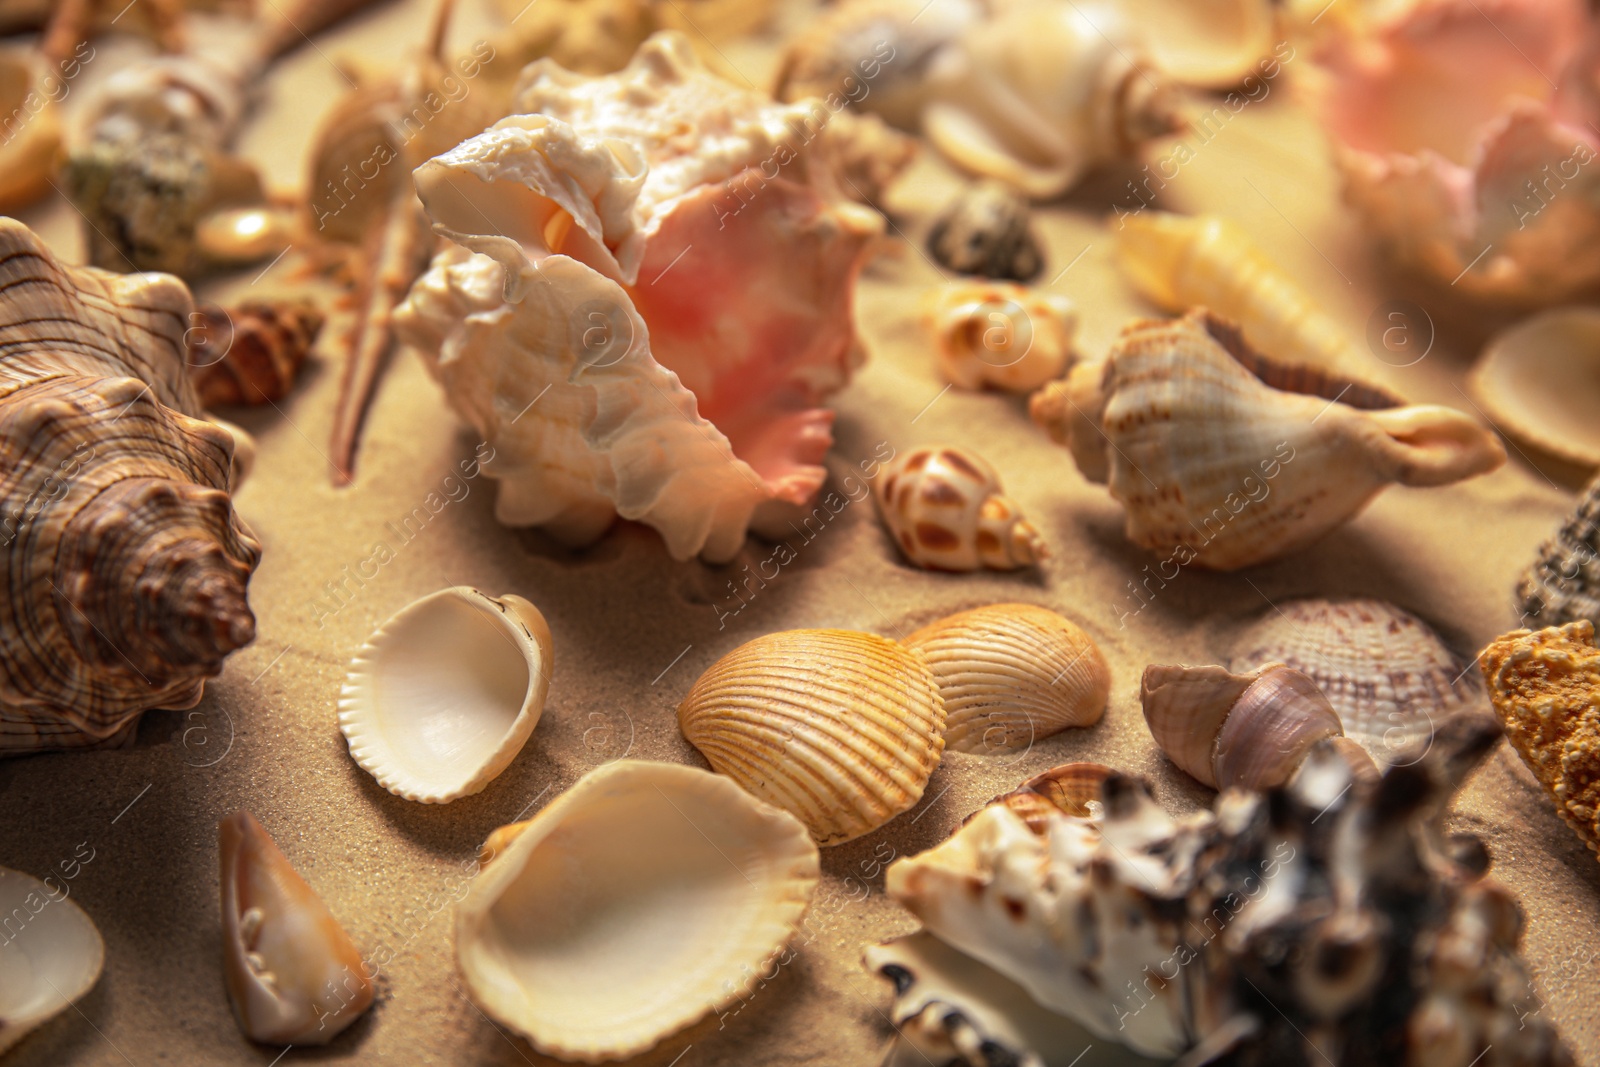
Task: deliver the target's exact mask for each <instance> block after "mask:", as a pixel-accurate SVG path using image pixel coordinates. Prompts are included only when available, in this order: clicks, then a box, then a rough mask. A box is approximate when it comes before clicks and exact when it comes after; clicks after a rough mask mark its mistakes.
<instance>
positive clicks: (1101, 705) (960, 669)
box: [904, 604, 1111, 753]
mask: <svg viewBox="0 0 1600 1067" xmlns="http://www.w3.org/2000/svg"><path fill="white" fill-rule="evenodd" d="M904 643H905V645H906V647H907V648H913V649H916V650H917V651H919V652H921V653H922V654H923V655H924V656H925V657H926V658H927V661H928V669H929V670H931V671H932V672H933V676H934V678H935V679H936V680H937V681H938V683H939V695H940V696H941V697H942V698H943V700H944V707H945V715H946V718H945V728H944V744H945V747H946V748H948V749H950V750H952V751H955V752H983V753H992V752H1012V751H1016V750H1018V749H1026V748H1029V747H1031V746H1032V745H1033V743H1034V741H1036V740H1039V739H1040V738H1044V737H1049V736H1050V735H1051V734H1054V733H1059V732H1060V731H1062V730H1066V729H1069V728H1071V727H1074V726H1092V725H1094V724H1095V723H1097V722H1099V721H1100V716H1102V715H1104V714H1105V710H1106V699H1107V698H1108V697H1109V696H1110V695H1111V668H1110V667H1108V666H1107V665H1106V660H1105V656H1104V655H1102V654H1101V652H1100V648H1099V646H1097V645H1096V644H1095V643H1094V639H1093V638H1091V637H1090V636H1089V635H1088V634H1086V633H1084V632H1083V629H1082V628H1081V627H1079V626H1078V625H1077V624H1076V623H1074V622H1073V621H1072V620H1070V619H1067V618H1064V617H1063V616H1061V615H1058V614H1056V613H1055V612H1053V611H1051V610H1050V609H1049V608H1041V607H1038V606H1037V605H1034V604H991V605H989V606H987V607H981V608H973V609H971V610H969V611H962V612H957V613H956V614H954V615H950V616H947V617H945V618H943V619H940V620H938V621H937V622H933V623H929V624H928V625H927V626H924V627H922V629H920V630H917V631H916V632H915V633H913V634H911V636H909V637H907V638H906V639H905V641H904Z"/></svg>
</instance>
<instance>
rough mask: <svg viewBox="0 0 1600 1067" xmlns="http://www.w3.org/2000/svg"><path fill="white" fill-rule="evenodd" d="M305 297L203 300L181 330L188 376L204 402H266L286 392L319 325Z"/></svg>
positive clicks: (210, 404)
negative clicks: (222, 302) (228, 304)
mask: <svg viewBox="0 0 1600 1067" xmlns="http://www.w3.org/2000/svg"><path fill="white" fill-rule="evenodd" d="M322 322H323V314H322V312H321V311H320V310H318V309H317V308H316V307H314V306H313V305H311V304H309V303H306V302H304V301H297V300H280V301H246V302H244V303H241V304H236V305H233V306H231V307H226V308H224V307H218V306H217V305H215V304H202V305H201V306H200V307H199V308H198V309H196V311H195V313H194V317H193V321H192V324H191V325H190V327H189V330H188V332H187V333H186V334H185V340H186V341H187V342H188V345H189V366H190V368H191V373H190V375H189V377H190V380H191V381H193V382H194V387H195V391H196V392H197V393H199V394H200V402H201V403H203V404H205V405H206V406H207V407H214V406H216V405H218V404H223V405H232V404H269V403H273V402H275V401H278V400H282V399H283V398H284V397H286V396H288V395H289V390H290V389H291V388H292V387H293V386H294V380H295V377H296V375H298V374H299V372H300V366H301V364H303V363H304V362H305V359H306V355H307V354H308V353H309V352H310V351H311V346H312V345H313V344H315V343H316V340H317V333H318V332H319V331H320V330H321V329H322Z"/></svg>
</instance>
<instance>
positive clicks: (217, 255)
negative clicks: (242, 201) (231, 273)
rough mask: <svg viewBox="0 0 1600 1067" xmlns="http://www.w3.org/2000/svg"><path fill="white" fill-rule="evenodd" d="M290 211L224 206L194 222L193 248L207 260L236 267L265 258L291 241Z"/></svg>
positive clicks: (219, 264)
mask: <svg viewBox="0 0 1600 1067" xmlns="http://www.w3.org/2000/svg"><path fill="white" fill-rule="evenodd" d="M294 226H295V223H294V214H293V213H292V212H290V211H289V210H287V209H285V208H273V207H261V206H254V207H236V208H225V209H223V210H221V211H215V212H212V213H211V214H209V215H205V216H203V217H202V218H201V219H200V220H199V222H197V223H196V224H195V230H194V242H195V251H196V252H197V253H198V254H199V255H200V258H202V259H204V260H205V261H206V262H207V263H214V264H217V265H218V266H223V267H238V266H243V265H245V264H247V263H254V262H256V261H257V260H262V259H267V258H268V257H271V256H276V255H278V254H279V253H281V252H284V251H287V250H288V249H289V248H291V247H292V246H293V245H294V242H295V240H296V237H297V234H296V233H295V228H294Z"/></svg>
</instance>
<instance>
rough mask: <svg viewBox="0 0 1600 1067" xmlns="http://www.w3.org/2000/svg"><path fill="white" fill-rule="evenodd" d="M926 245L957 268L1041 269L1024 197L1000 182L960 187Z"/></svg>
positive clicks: (1012, 274) (1026, 275)
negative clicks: (958, 193) (961, 189)
mask: <svg viewBox="0 0 1600 1067" xmlns="http://www.w3.org/2000/svg"><path fill="white" fill-rule="evenodd" d="M928 251H929V252H930V253H931V254H932V255H933V258H934V259H936V260H938V261H939V264H940V266H943V267H947V268H949V269H950V270H953V271H955V272H956V273H957V274H976V275H978V276H980V277H983V278H1001V279H1010V280H1011V281H1017V282H1031V281H1033V279H1034V278H1037V277H1038V276H1039V272H1040V271H1042V270H1044V249H1043V248H1041V247H1040V245H1039V239H1038V238H1037V237H1036V236H1034V233H1033V221H1032V212H1031V211H1030V210H1029V208H1028V200H1027V198H1026V197H1024V196H1022V195H1020V194H1018V193H1017V192H1016V191H1015V190H1013V189H1012V188H1011V187H1010V186H1008V185H1006V184H1005V183H1003V182H996V181H982V182H976V183H974V184H973V185H970V186H968V187H967V188H966V189H965V190H963V191H962V193H961V195H960V196H958V197H956V198H955V200H954V201H952V202H951V204H950V206H949V207H947V208H945V210H944V214H942V215H940V216H939V217H938V218H937V219H936V220H934V223H933V228H932V229H931V230H929V231H928ZM1058 373H1059V372H1058Z"/></svg>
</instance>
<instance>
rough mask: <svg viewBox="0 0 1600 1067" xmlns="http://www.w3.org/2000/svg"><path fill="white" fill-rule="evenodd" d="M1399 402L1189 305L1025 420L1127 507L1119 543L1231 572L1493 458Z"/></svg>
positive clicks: (1447, 423)
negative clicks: (1294, 363)
mask: <svg viewBox="0 0 1600 1067" xmlns="http://www.w3.org/2000/svg"><path fill="white" fill-rule="evenodd" d="M1402 403H1403V402H1402V401H1401V400H1400V399H1399V398H1398V397H1396V396H1394V395H1393V394H1390V393H1388V392H1386V391H1385V390H1382V389H1380V388H1377V387H1374V386H1364V385H1362V384H1361V383H1358V382H1355V381H1351V380H1346V379H1341V378H1338V377H1335V376H1333V375H1328V374H1325V373H1322V372H1320V371H1318V370H1317V369H1316V368H1314V367H1288V366H1282V365H1279V364H1277V363H1275V362H1273V361H1271V360H1268V359H1266V358H1265V357H1263V356H1261V355H1259V354H1258V353H1256V352H1254V351H1253V350H1252V349H1251V348H1250V347H1249V345H1247V344H1246V343H1245V342H1244V340H1243V338H1241V337H1240V336H1239V334H1238V331H1237V330H1235V329H1233V328H1232V327H1231V326H1230V325H1228V324H1226V323H1224V322H1221V321H1219V320H1217V319H1215V318H1214V317H1212V316H1211V315H1210V314H1209V313H1208V312H1207V311H1206V310H1205V309H1204V308H1196V309H1194V310H1193V311H1191V312H1190V313H1189V314H1187V315H1185V316H1184V317H1183V318H1182V319H1179V320H1176V321H1172V322H1161V321H1153V320H1145V321H1137V322H1133V323H1131V324H1129V325H1128V326H1126V327H1124V329H1123V331H1122V335H1121V336H1120V337H1119V338H1118V339H1117V341H1116V343H1115V344H1114V345H1113V346H1112V348H1111V352H1110V353H1109V354H1108V355H1107V357H1106V358H1105V359H1104V360H1103V361H1100V362H1084V363H1079V364H1077V365H1076V366H1074V367H1073V369H1072V370H1071V372H1069V374H1068V376H1067V378H1065V379H1064V380H1062V381H1060V382H1056V383H1053V384H1051V385H1048V386H1046V387H1045V388H1044V389H1041V390H1040V391H1039V392H1037V393H1035V394H1034V396H1033V399H1032V401H1031V402H1030V404H1029V410H1030V412H1031V414H1032V415H1033V421H1034V422H1036V423H1038V424H1039V425H1040V426H1042V427H1044V428H1045V429H1046V430H1047V431H1048V432H1049V433H1050V436H1051V437H1052V438H1053V439H1054V440H1056V441H1057V442H1058V443H1060V444H1064V445H1066V446H1067V447H1068V448H1070V449H1071V451H1072V455H1073V458H1074V459H1075V460H1076V461H1077V464H1078V469H1079V470H1080V471H1081V472H1082V473H1083V475H1084V477H1086V478H1088V479H1089V480H1090V481H1094V482H1102V483H1105V484H1106V485H1107V487H1108V488H1109V489H1110V490H1111V495H1112V496H1113V497H1114V498H1116V500H1117V501H1118V502H1119V503H1121V504H1122V505H1123V507H1124V508H1125V509H1126V510H1127V525H1126V528H1125V532H1126V533H1127V536H1128V539H1129V540H1131V541H1133V542H1134V543H1135V544H1137V545H1140V546H1142V547H1144V548H1148V549H1150V550H1152V551H1155V552H1160V553H1163V554H1169V555H1170V558H1171V560H1172V561H1173V562H1174V563H1176V564H1177V565H1178V566H1185V565H1187V564H1189V563H1198V564H1199V565H1200V566H1203V567H1209V568H1212V569H1215V570H1237V569H1239V568H1241V567H1249V566H1252V565H1254V564H1257V563H1265V562H1267V561H1269V560H1274V559H1278V558H1281V557H1283V556H1286V555H1289V554H1290V553H1292V552H1296V551H1298V550H1300V549H1302V548H1305V547H1306V546H1308V545H1310V544H1313V543H1315V542H1316V541H1318V540H1320V539H1321V538H1322V537H1323V536H1324V535H1326V534H1327V533H1328V532H1329V531H1331V530H1332V529H1334V527H1336V526H1338V525H1339V524H1341V523H1343V522H1346V521H1348V520H1349V519H1351V518H1353V517H1354V516H1355V515H1356V514H1357V513H1358V512H1359V511H1360V510H1361V509H1362V508H1363V507H1365V506H1366V504H1367V502H1368V501H1369V500H1371V499H1372V498H1373V497H1374V496H1376V495H1377V494H1378V492H1379V491H1381V490H1382V489H1383V488H1384V487H1386V486H1388V485H1391V484H1395V483H1398V484H1400V485H1411V486H1436V485H1448V484H1450V483H1451V482H1456V481H1460V480H1461V479H1463V478H1470V477H1473V476H1475V475H1478V474H1484V473H1486V472H1488V471H1492V470H1494V469H1495V468H1496V467H1498V466H1500V465H1501V464H1502V463H1504V462H1505V450H1504V449H1503V448H1502V447H1501V446H1500V442H1499V440H1498V439H1497V438H1496V437H1495V435H1494V434H1493V433H1492V432H1490V431H1489V430H1488V429H1487V428H1486V427H1483V426H1481V425H1479V424H1478V423H1477V422H1476V421H1474V420H1473V419H1471V418H1469V417H1467V416H1466V415H1463V414H1462V413H1460V412H1458V411H1454V410H1452V409H1450V408H1445V407H1436V406H1421V405H1419V406H1401V405H1402Z"/></svg>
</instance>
